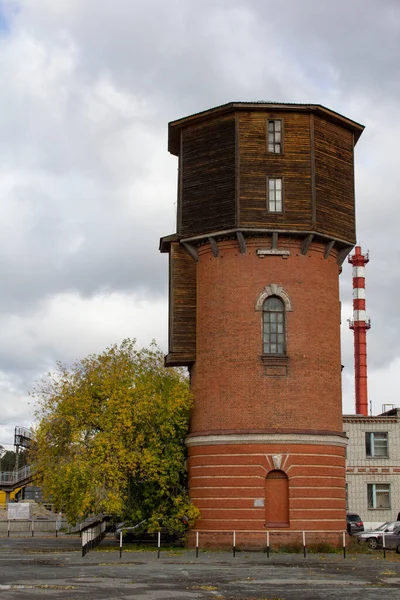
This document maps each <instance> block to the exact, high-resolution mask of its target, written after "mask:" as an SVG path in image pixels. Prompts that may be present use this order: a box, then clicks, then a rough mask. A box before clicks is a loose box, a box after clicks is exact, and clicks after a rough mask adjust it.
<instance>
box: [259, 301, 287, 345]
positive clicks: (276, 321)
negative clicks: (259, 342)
mask: <svg viewBox="0 0 400 600" xmlns="http://www.w3.org/2000/svg"><path fill="white" fill-rule="evenodd" d="M262 311H263V353H264V354H278V355H280V356H284V355H285V354H286V344H285V305H284V303H283V301H282V300H281V299H280V298H278V296H269V297H268V298H266V299H265V300H264V302H263V308H262Z"/></svg>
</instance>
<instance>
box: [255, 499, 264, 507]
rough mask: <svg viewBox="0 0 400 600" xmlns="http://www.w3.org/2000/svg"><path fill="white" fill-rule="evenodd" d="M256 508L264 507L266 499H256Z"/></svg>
mask: <svg viewBox="0 0 400 600" xmlns="http://www.w3.org/2000/svg"><path fill="white" fill-rule="evenodd" d="M254 506H255V507H261V506H264V498H255V499H254Z"/></svg>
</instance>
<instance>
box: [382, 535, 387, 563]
mask: <svg viewBox="0 0 400 600" xmlns="http://www.w3.org/2000/svg"><path fill="white" fill-rule="evenodd" d="M382 541H383V558H386V545H385V534H384V533H383V534H382Z"/></svg>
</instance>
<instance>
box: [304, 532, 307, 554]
mask: <svg viewBox="0 0 400 600" xmlns="http://www.w3.org/2000/svg"><path fill="white" fill-rule="evenodd" d="M303 555H304V558H307V547H306V532H305V531H303Z"/></svg>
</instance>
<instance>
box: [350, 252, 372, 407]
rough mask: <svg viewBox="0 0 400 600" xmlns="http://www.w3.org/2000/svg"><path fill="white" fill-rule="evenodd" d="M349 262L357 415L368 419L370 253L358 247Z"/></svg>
mask: <svg viewBox="0 0 400 600" xmlns="http://www.w3.org/2000/svg"><path fill="white" fill-rule="evenodd" d="M348 260H349V263H350V264H352V265H353V319H351V320H350V319H349V327H350V329H352V330H353V331H354V376H355V393H356V414H357V415H363V416H365V417H367V416H368V387H367V331H368V329H369V328H370V327H371V323H370V320H369V319H367V316H366V313H365V308H366V299H365V265H366V264H367V262H369V258H368V252H367V253H366V254H363V253H362V252H361V247H360V246H356V247H355V250H354V254H353V255H352V256H349V259H348Z"/></svg>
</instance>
